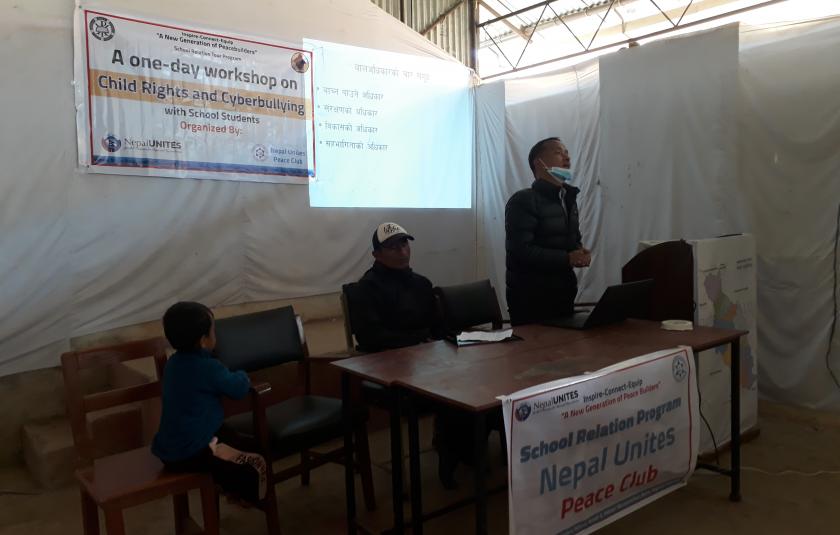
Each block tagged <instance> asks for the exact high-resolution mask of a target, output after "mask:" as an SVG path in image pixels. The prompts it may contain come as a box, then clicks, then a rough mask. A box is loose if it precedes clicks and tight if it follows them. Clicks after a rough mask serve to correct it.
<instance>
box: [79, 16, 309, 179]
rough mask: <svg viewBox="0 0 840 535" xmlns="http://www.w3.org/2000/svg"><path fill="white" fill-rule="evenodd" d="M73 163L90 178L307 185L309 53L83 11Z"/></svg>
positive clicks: (188, 28) (205, 32)
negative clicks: (102, 175) (76, 146)
mask: <svg viewBox="0 0 840 535" xmlns="http://www.w3.org/2000/svg"><path fill="white" fill-rule="evenodd" d="M75 56H76V73H75V76H76V89H77V90H76V99H77V110H78V112H77V113H78V114H77V127H78V135H79V162H80V164H81V165H82V166H83V167H86V168H87V169H88V170H90V171H93V172H100V173H118V174H131V175H144V176H166V177H190V178H211V179H225V180H247V181H255V182H287V183H308V182H309V180H310V178H311V177H314V176H315V155H314V145H313V142H314V123H313V114H312V55H311V52H308V51H305V50H302V49H299V48H295V47H294V46H290V45H287V44H282V43H276V42H266V41H265V40H262V39H248V38H243V37H235V36H230V35H220V34H218V33H211V32H208V31H205V30H202V29H198V28H193V27H188V26H183V25H178V24H164V23H161V22H158V21H150V20H140V19H137V18H132V17H129V16H125V15H118V14H114V13H103V12H99V11H90V10H87V9H84V8H83V7H82V8H80V9H79V18H78V20H77V23H76V55H75Z"/></svg>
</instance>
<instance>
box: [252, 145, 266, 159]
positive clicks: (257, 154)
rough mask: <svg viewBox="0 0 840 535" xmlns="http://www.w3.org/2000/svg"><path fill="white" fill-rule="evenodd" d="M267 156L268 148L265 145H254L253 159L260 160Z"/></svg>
mask: <svg viewBox="0 0 840 535" xmlns="http://www.w3.org/2000/svg"><path fill="white" fill-rule="evenodd" d="M267 157H268V150H266V148H265V145H254V159H255V160H257V161H259V162H262V161H265V159H266V158H267Z"/></svg>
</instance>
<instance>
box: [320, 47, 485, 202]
mask: <svg viewBox="0 0 840 535" xmlns="http://www.w3.org/2000/svg"><path fill="white" fill-rule="evenodd" d="M304 48H306V49H307V50H311V51H312V52H313V70H314V77H315V90H314V104H315V181H314V182H312V183H310V185H309V202H310V205H311V206H313V207H359V208H469V207H470V205H471V198H472V193H471V186H472V165H473V164H472V161H473V97H472V89H471V79H470V73H469V70H468V69H466V68H465V67H464V66H462V65H460V64H457V63H455V62H447V61H443V60H438V59H430V58H423V57H419V56H410V55H406V54H396V53H391V52H383V51H378V50H371V49H366V48H358V47H352V46H346V45H338V44H334V43H326V42H323V41H314V40H304Z"/></svg>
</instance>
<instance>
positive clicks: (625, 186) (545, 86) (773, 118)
mask: <svg viewBox="0 0 840 535" xmlns="http://www.w3.org/2000/svg"><path fill="white" fill-rule="evenodd" d="M733 31H734V30H733V28H732V27H728V28H722V29H719V30H715V31H712V32H707V33H704V34H698V35H693V36H689V37H686V38H678V39H672V40H668V41H665V42H659V43H652V44H648V45H644V46H642V47H640V48H638V49H631V50H625V51H622V52H619V53H617V54H614V55H612V56H609V57H605V58H603V59H602V62H601V68H602V69H604V70H602V71H601V72H599V69H598V66H597V65H596V64H583V65H578V66H577V67H575V68H572V69H570V70H565V71H562V72H558V73H552V74H547V75H541V76H535V77H532V78H527V79H519V80H511V81H506V82H504V83H503V84H504V87H503V88H500V87H498V86H501V85H502V82H497V83H494V84H489V85H488V86H483V87H480V88H479V91H478V93H477V97H476V98H477V102H478V103H479V106H478V109H477V131H478V139H479V145H478V154H479V159H478V176H479V187H480V190H479V192H478V196H479V199H480V200H481V201H482V203H480V204H479V208H480V211H479V217H480V223H479V229H480V230H481V233H480V237H481V239H482V240H483V241H482V242H481V243H480V244H479V245H480V247H479V250H480V251H481V252H482V253H483V254H484V255H485V263H486V265H487V270H488V273H489V275H490V276H491V277H492V278H493V279H494V284H495V285H496V286H497V288H500V289H503V288H504V216H503V213H504V203H505V202H506V200H507V199H508V197H509V196H510V195H511V194H512V193H513V192H514V191H516V190H518V189H520V188H523V187H527V186H528V185H529V184H530V183H531V181H532V175H531V172H530V170H529V169H528V164H527V162H526V161H525V159H526V155H527V152H528V149H529V148H530V147H531V146H532V145H533V143H534V142H536V141H537V140H539V139H542V138H544V137H547V136H551V135H556V136H559V137H561V138H562V139H563V140H564V141H565V142H566V143H567V145H568V147H569V150H570V152H571V157H572V168H573V171H575V172H576V176H577V179H576V185H577V186H578V187H580V188H581V190H582V194H581V196H580V197H579V204H580V208H581V227H582V228H581V230H582V233H583V236H584V243H585V244H591V246H592V248H593V252H594V259H593V266H592V267H591V268H590V269H588V270H584V271H582V273H580V274H579V279H580V287H581V292H580V295H579V296H578V300H580V301H591V300H595V299H597V298H598V296H599V295H600V293H601V292H602V291H603V289H604V287H605V286H606V285H607V284H609V283H615V282H618V281H619V280H620V268H621V266H622V265H623V264H624V263H625V262H626V261H627V260H628V259H629V258H630V257H632V255H633V253H634V252H635V250H636V246H637V243H638V241H639V240H640V239H649V238H650V239H657V238H654V236H656V237H658V239H669V238H701V237H714V236H717V235H721V234H726V233H734V232H744V231H750V232H752V233H753V234H754V235H755V237H756V242H757V254H758V313H757V314H758V334H759V340H758V346H759V347H760V353H761V358H760V362H759V366H760V370H759V385H760V388H761V389H762V392H763V393H764V395H766V396H768V397H771V398H774V399H777V400H782V401H789V402H794V403H798V404H802V405H808V406H813V407H832V408H835V409H836V408H840V388H838V387H836V386H835V385H834V384H833V383H832V381H831V378H830V375H829V374H828V372H827V370H826V366H825V355H826V347H827V344H828V334H829V330H830V328H831V324H832V317H833V316H832V311H833V300H832V282H833V271H832V268H833V266H832V261H833V247H834V233H835V228H836V225H837V222H836V218H837V214H838V202H840V152H838V151H837V139H840V92H838V91H837V90H836V88H837V87H840V63H838V62H837V61H836V58H834V55H832V54H831V53H830V51H832V50H837V49H838V47H840V22H838V21H828V22H823V23H813V24H802V25H793V26H790V25H788V26H785V27H781V28H778V29H762V30H758V29H755V28H749V29H744V28H742V30H741V32H740V34H741V43H740V51H739V53H738V56H737V58H735V59H737V61H738V63H733V57H732V54H730V53H727V52H724V49H730V50H731V47H732V46H733V45H737V41H734V43H733V39H736V38H737V34H733ZM653 47H656V48H653ZM695 47H696V48H695ZM645 49H648V52H646V51H645ZM716 51H719V52H716ZM642 54H649V55H647V56H643V55H642ZM672 55H673V57H672ZM646 59H649V60H650V62H647V61H645V62H644V63H642V61H643V60H646ZM637 60H638V61H637ZM654 60H657V61H658V63H657V61H654ZM607 67H614V68H615V69H619V70H621V71H623V72H622V74H621V78H619V77H618V76H614V77H611V75H610V72H609V71H607V70H606V68H607ZM735 67H737V70H736V69H735ZM634 69H636V70H634ZM618 72H619V71H614V72H613V74H617V73H618ZM709 77H713V78H712V79H709ZM610 80H613V81H614V82H612V83H621V84H624V85H623V86H620V87H616V86H613V88H612V89H614V90H612V89H611V88H610V87H609V86H608V85H607V86H606V87H605V84H609V83H611V82H610ZM703 87H705V88H706V90H705V92H703V91H700V90H698V89H700V88H703ZM607 96H609V99H610V100H609V101H607V100H606V98H607ZM631 99H634V100H631ZM631 104H632V109H629V108H628V106H630V105H631ZM502 105H504V106H505V109H504V111H501V110H500V109H499V106H502ZM727 114H728V116H727ZM488 117H489V119H488ZM631 118H632V121H630V119H631ZM619 122H620V124H619ZM617 126H622V127H623V128H624V132H623V133H624V135H621V134H622V130H621V129H616V127H617ZM607 127H610V128H612V129H613V130H612V131H609V130H605V128H607ZM631 129H632V130H633V133H632V135H629V133H630V130H631ZM498 131H505V132H506V140H505V144H504V146H503V147H500V142H499V140H498V139H491V140H490V141H487V140H486V139H485V137H486V136H488V135H492V134H493V132H498ZM650 136H655V137H654V138H653V139H651V138H650ZM485 143H486V144H487V145H489V146H494V145H493V144H495V146H497V147H500V149H501V150H505V151H506V159H505V160H502V159H500V158H498V157H496V158H495V159H494V158H492V157H490V156H486V157H482V156H483V155H484V154H485V153H488V152H490V151H488V150H486V149H485V150H482V144H485ZM608 143H609V146H608V145H607V144H608ZM488 163H489V164H490V165H488ZM505 163H506V164H507V166H506V167H505ZM628 175H629V176H628ZM491 229H495V232H493V231H492V230H491ZM499 293H500V294H503V290H502V291H500V292H499ZM837 345H838V344H837V342H836V341H835V345H834V350H835V352H834V354H835V355H836V350H837ZM831 362H833V363H834V364H833V368H834V369H835V370H838V371H840V362H836V359H832V360H831ZM836 373H837V372H836Z"/></svg>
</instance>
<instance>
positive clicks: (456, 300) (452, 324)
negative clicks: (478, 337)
mask: <svg viewBox="0 0 840 535" xmlns="http://www.w3.org/2000/svg"><path fill="white" fill-rule="evenodd" d="M434 291H435V295H436V296H437V298H438V303H439V306H440V312H441V317H442V318H443V324H444V327H445V328H446V330H447V331H448V332H450V333H453V334H457V333H460V332H461V331H463V330H466V329H469V328H470V327H474V326H476V325H483V324H486V323H490V324H492V326H493V328H494V329H501V328H502V323H503V322H502V310H501V308H500V307H499V299H498V298H497V296H496V290H495V289H493V286H492V285H491V284H490V281H489V280H487V279H485V280H481V281H477V282H471V283H467V284H459V285H457V286H438V287H436V288H435V290H434Z"/></svg>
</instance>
